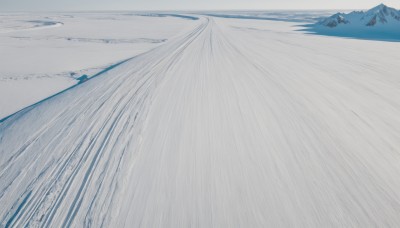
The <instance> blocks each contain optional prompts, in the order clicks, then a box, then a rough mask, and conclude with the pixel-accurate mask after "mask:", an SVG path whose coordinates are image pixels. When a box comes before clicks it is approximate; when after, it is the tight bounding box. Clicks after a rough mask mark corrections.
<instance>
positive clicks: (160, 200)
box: [0, 17, 400, 227]
mask: <svg viewBox="0 0 400 228" xmlns="http://www.w3.org/2000/svg"><path fill="white" fill-rule="evenodd" d="M259 23H267V25H266V26H267V27H268V26H270V27H268V28H265V27H264V29H261V28H259V27H257V28H256V27H249V26H248V25H249V24H250V22H248V20H247V21H246V22H243V21H241V20H235V19H222V18H218V19H217V18H212V17H202V18H200V20H197V21H193V29H192V30H190V31H188V32H185V33H182V34H181V35H177V36H176V37H175V38H174V39H172V40H170V41H168V42H166V43H165V44H163V45H161V46H159V47H157V48H155V49H153V50H151V51H149V52H147V53H144V54H141V55H139V56H137V57H135V58H132V59H131V60H129V61H127V62H125V63H122V64H121V65H119V66H117V67H115V68H113V69H110V70H109V71H107V72H105V73H104V74H102V75H99V76H98V77H95V78H93V79H91V80H89V81H87V82H85V83H83V84H80V85H78V86H76V87H73V88H71V89H69V90H67V91H65V92H63V93H60V94H58V95H56V96H54V97H51V98H49V99H46V100H44V101H42V102H40V103H38V104H35V105H33V106H31V107H28V108H26V109H24V110H22V111H20V112H18V113H16V114H14V115H12V116H10V117H9V118H7V119H5V120H3V122H1V123H0V155H1V157H0V205H1V206H0V226H1V227H3V226H5V227H13V226H18V227H25V226H29V227H31V226H32V227H36V226H43V227H70V226H72V227H90V226H91V227H102V226H105V227H396V226H398V225H399V224H400V216H399V215H400V191H399V189H400V99H399V97H400V87H399V86H400V77H399V76H398V75H397V74H396V73H395V72H393V70H392V69H395V68H396V64H397V63H396V59H399V57H400V54H399V53H400V51H399V50H397V51H393V47H394V48H397V49H399V48H398V47H396V46H394V45H393V44H390V43H384V42H373V41H357V40H346V39H339V38H332V37H324V38H321V37H317V36H312V35H305V34H301V33H300V32H293V31H289V30H284V29H281V27H280V26H282V25H285V23H284V22H266V21H263V22H259ZM268 23H270V24H268ZM377 46H379V47H380V48H379V49H377V48H376V47H377ZM388 50H392V52H388ZM376 56H383V58H376ZM397 69H398V68H397ZM397 73H398V71H397Z"/></svg>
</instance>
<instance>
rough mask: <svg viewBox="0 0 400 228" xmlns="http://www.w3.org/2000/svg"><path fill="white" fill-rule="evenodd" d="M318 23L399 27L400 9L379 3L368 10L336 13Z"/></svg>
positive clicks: (328, 25) (330, 25) (331, 26)
mask: <svg viewBox="0 0 400 228" xmlns="http://www.w3.org/2000/svg"><path fill="white" fill-rule="evenodd" d="M319 24H320V25H323V26H326V27H330V28H335V27H338V26H350V27H354V26H357V27H359V26H365V27H374V26H388V25H390V26H398V27H399V28H400V11H399V10H396V9H394V8H390V7H388V6H386V5H384V4H380V5H378V6H376V7H374V8H372V9H370V10H368V11H365V12H364V11H353V12H351V13H348V14H346V13H337V14H334V15H332V16H330V17H328V18H326V19H324V20H322V21H321V22H319Z"/></svg>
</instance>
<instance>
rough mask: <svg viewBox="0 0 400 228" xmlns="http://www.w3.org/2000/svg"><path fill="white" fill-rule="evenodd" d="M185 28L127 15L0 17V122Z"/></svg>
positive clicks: (174, 21) (177, 23) (172, 20)
mask: <svg viewBox="0 0 400 228" xmlns="http://www.w3.org/2000/svg"><path fill="white" fill-rule="evenodd" d="M160 23H162V25H163V26H160ZM190 26H191V23H190V21H188V20H182V19H178V18H175V17H165V18H163V19H162V20H160V19H159V18H155V17H138V16H136V15H135V14H132V13H112V12H105V13H84V12H82V13H46V14H44V13H3V14H0V53H1V54H0V107H1V108H0V119H1V118H4V117H6V116H8V115H10V114H12V113H14V112H16V111H18V110H20V109H22V108H24V107H26V106H28V105H30V104H33V103H35V102H38V101H40V100H42V99H44V98H46V97H48V96H50V95H52V94H54V93H56V92H59V91H61V90H62V89H66V88H68V87H70V86H72V85H74V84H76V83H77V82H78V81H77V80H75V79H76V78H78V77H80V76H82V75H84V74H87V75H88V76H91V75H94V74H96V73H98V72H100V71H101V70H103V69H104V68H107V67H109V66H110V65H113V64H116V63H118V62H120V61H123V60H125V59H128V58H131V57H133V56H135V55H138V54H140V53H143V52H145V51H148V50H150V49H152V48H154V47H157V46H158V45H160V44H162V43H164V42H165V41H167V40H168V39H169V38H170V37H172V36H175V35H176V33H177V32H182V31H184V30H185V28H187V27H189V28H190ZM10 99H12V101H11V102H10Z"/></svg>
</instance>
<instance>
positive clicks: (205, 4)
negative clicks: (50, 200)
mask: <svg viewBox="0 0 400 228" xmlns="http://www.w3.org/2000/svg"><path fill="white" fill-rule="evenodd" d="M380 3H384V4H386V5H388V6H391V7H394V8H398V9H400V0H386V1H382V0H0V11H9V10H12V11H30V10H34V11H40V10H43V11H49V10H66V11H67V10H174V9H175V10H211V9H215V10H221V9H368V8H372V7H373V6H375V5H378V4H380Z"/></svg>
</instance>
